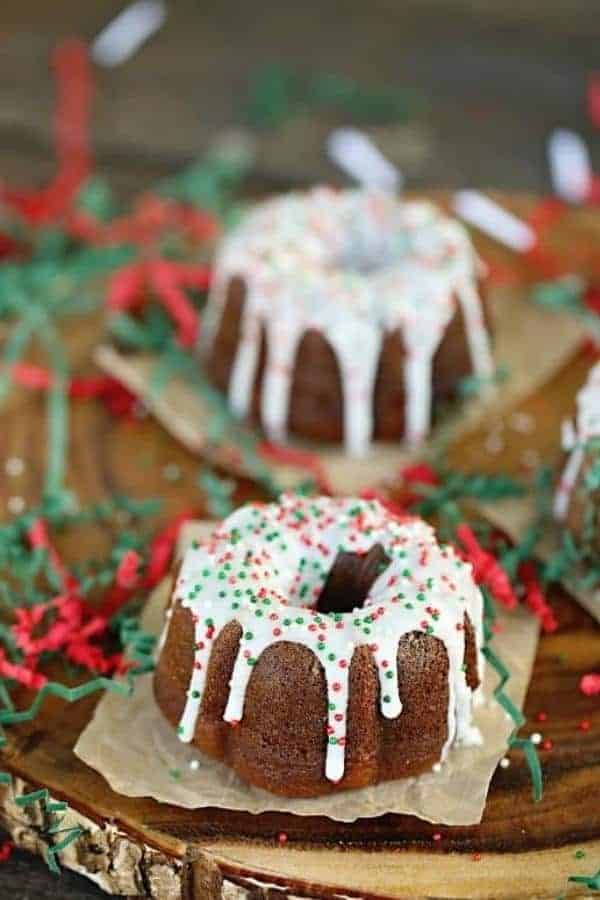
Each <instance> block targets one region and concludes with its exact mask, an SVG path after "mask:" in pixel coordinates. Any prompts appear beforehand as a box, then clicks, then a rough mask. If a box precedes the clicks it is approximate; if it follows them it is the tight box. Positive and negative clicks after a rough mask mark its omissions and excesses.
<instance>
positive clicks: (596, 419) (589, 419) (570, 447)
mask: <svg viewBox="0 0 600 900" xmlns="http://www.w3.org/2000/svg"><path fill="white" fill-rule="evenodd" d="M576 404H577V416H576V420H575V423H574V424H573V423H572V422H570V421H565V422H563V427H562V447H563V450H566V451H567V452H569V457H568V459H567V462H566V465H565V468H564V470H563V473H562V475H561V479H560V482H559V484H558V488H557V489H556V493H555V495H554V516H555V518H556V519H558V520H563V519H565V518H566V516H567V513H568V511H569V505H570V503H571V496H572V493H573V488H574V487H575V485H576V483H577V479H578V477H579V473H580V471H581V466H582V465H583V461H584V458H585V449H586V443H587V442H588V441H589V440H591V439H592V438H598V437H600V363H596V365H595V366H594V367H593V368H592V369H591V370H590V372H589V374H588V378H587V381H586V383H585V384H584V386H583V387H582V389H581V390H580V391H579V393H578V394H577V400H576Z"/></svg>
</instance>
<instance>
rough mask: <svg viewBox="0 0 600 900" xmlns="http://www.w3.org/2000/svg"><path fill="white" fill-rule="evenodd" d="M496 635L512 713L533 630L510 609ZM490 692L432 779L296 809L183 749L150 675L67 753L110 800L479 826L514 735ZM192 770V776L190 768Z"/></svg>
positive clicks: (159, 596)
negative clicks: (475, 741)
mask: <svg viewBox="0 0 600 900" xmlns="http://www.w3.org/2000/svg"><path fill="white" fill-rule="evenodd" d="M208 527H209V528H210V526H208ZM206 533H207V523H193V525H192V526H190V527H188V528H187V529H186V532H185V536H184V540H185V541H189V540H191V539H192V538H193V537H199V538H202V537H203V536H206ZM169 589H170V584H169V581H168V580H167V581H165V582H163V584H162V585H160V586H159V588H158V589H157V590H156V591H155V592H154V594H153V595H152V596H151V598H150V600H149V602H148V605H147V609H146V612H145V616H144V626H145V627H146V628H147V629H148V630H150V631H152V632H154V633H157V632H158V631H160V628H161V626H162V613H163V610H164V606H165V603H166V601H167V598H168V594H169ZM498 626H499V631H498V633H497V634H495V636H494V639H493V642H494V643H493V646H494V651H495V652H496V653H497V654H498V656H500V657H501V659H502V660H503V661H504V663H505V664H506V665H507V666H508V668H509V670H510V672H511V678H510V680H509V682H508V684H507V687H506V691H507V693H508V694H509V695H510V697H511V699H512V700H513V702H514V703H515V704H516V705H517V706H518V707H519V708H520V707H521V706H522V704H523V701H524V698H525V693H526V691H527V686H528V684H529V678H530V674H531V668H532V665H533V660H534V657H535V651H536V646H537V638H538V623H537V620H536V619H535V618H534V617H533V616H530V615H529V614H527V613H525V612H524V611H522V610H518V611H517V612H515V613H511V614H505V613H502V612H500V614H499V616H498ZM496 683H497V675H496V674H495V673H494V672H493V671H492V670H490V669H489V668H488V669H487V671H486V674H485V681H484V700H483V703H482V704H481V706H479V707H478V709H477V712H476V722H477V724H478V726H479V728H480V730H481V733H482V736H483V744H482V746H479V747H469V748H454V749H453V750H451V752H450V753H449V755H448V758H447V760H446V762H445V763H444V764H443V765H442V766H441V768H440V770H439V771H438V772H430V773H428V774H425V775H421V776H419V777H418V778H407V779H404V780H400V781H392V782H387V783H384V784H380V785H377V786H375V787H372V788H365V789H363V790H358V791H345V792H341V793H339V794H334V795H331V796H329V797H323V798H318V797H317V798H312V799H309V800H294V799H289V798H286V797H277V796H275V795H273V794H269V793H268V792H267V791H263V790H259V789H257V788H253V787H249V786H248V785H246V784H244V783H243V782H242V781H240V779H239V778H238V777H237V776H236V775H235V774H234V773H233V772H232V771H231V770H230V769H228V768H226V767H225V766H224V765H221V764H220V763H218V762H215V761H214V760H210V759H208V758H206V757H203V756H201V755H200V754H199V753H198V751H196V750H195V749H194V748H192V747H190V746H189V745H188V744H182V743H181V742H180V741H179V740H178V738H177V736H176V735H175V732H174V730H173V729H172V728H171V726H169V725H168V724H167V723H166V721H165V720H164V719H163V718H162V715H161V713H160V711H159V710H158V707H157V706H156V704H155V702H154V698H153V695H152V676H151V675H148V676H142V677H141V678H139V679H137V681H136V687H135V692H134V694H133V696H131V697H122V696H120V695H118V694H113V693H110V692H109V693H107V694H106V695H105V696H104V697H103V698H102V700H101V701H100V703H99V704H98V706H97V708H96V712H95V714H94V717H93V719H92V721H91V722H90V724H89V725H88V727H87V728H86V729H85V731H84V732H83V734H82V735H81V737H80V738H79V741H78V742H77V746H76V747H75V753H76V755H77V756H78V757H79V758H80V759H82V760H83V761H84V762H85V763H87V764H88V765H89V766H91V767H92V768H93V769H96V770H97V771H98V772H100V773H101V774H102V775H103V776H104V778H105V779H106V780H107V781H108V783H109V784H110V786H111V788H113V790H115V791H117V792H118V793H120V794H124V795H125V796H128V797H153V798H154V799H155V800H158V801H160V802H162V803H173V804H175V805H177V806H182V807H184V808H186V809H198V808H202V807H209V806H213V807H215V806H216V807H221V808H224V809H231V810H244V811H247V812H252V813H260V812H266V811H280V812H290V813H295V814H296V815H300V816H328V817H329V818H330V819H336V820H338V821H341V822H352V821H354V820H355V819H359V818H365V817H372V816H379V815H383V814H384V813H390V812H391V813H403V814H407V815H415V816H418V817H419V818H421V819H426V820H427V821H430V822H439V823H443V824H446V825H473V824H476V823H477V822H480V821H481V817H482V815H483V810H484V807H485V800H486V796H487V791H488V787H489V783H490V780H491V777H492V775H493V773H494V770H495V768H496V766H497V765H498V762H499V761H500V759H501V758H502V756H503V755H504V753H505V752H506V747H507V739H508V736H509V734H510V733H511V731H512V728H513V723H512V720H511V719H510V718H509V717H508V715H507V714H506V713H505V712H504V710H503V709H502V707H501V706H500V705H499V704H498V702H497V701H496V700H495V699H494V698H493V696H492V694H493V689H494V687H495V685H496ZM193 761H196V762H195V763H194V765H196V764H197V765H198V768H194V769H192V768H191V766H190V763H192V762H193Z"/></svg>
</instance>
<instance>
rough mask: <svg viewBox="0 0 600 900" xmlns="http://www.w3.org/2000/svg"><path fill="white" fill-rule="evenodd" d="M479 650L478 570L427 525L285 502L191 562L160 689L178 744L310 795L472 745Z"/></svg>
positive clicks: (222, 533) (161, 662) (239, 523)
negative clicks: (442, 543)
mask: <svg viewBox="0 0 600 900" xmlns="http://www.w3.org/2000/svg"><path fill="white" fill-rule="evenodd" d="M481 641H482V600H481V594H480V592H479V589H478V588H477V587H476V585H475V583H474V581H473V578H472V574H471V568H470V565H469V564H468V563H463V562H462V561H461V560H460V559H458V557H457V556H456V555H455V553H454V551H453V550H452V548H451V547H449V546H440V545H439V544H438V543H437V541H436V538H435V535H434V532H433V530H432V528H431V527H430V526H429V525H427V524H426V523H425V522H423V521H422V520H420V519H416V518H412V517H406V518H398V517H396V516H394V515H392V514H391V513H389V512H388V511H387V510H386V509H385V508H384V507H383V506H382V505H381V504H379V503H378V502H376V501H372V500H368V501H367V500H356V499H330V498H327V497H319V498H316V499H309V498H305V497H299V496H293V495H284V496H283V497H282V498H281V500H280V502H279V503H272V504H269V505H263V504H250V505H247V506H244V507H242V508H240V509H239V510H237V511H236V512H235V513H233V514H232V515H231V516H230V517H229V518H228V519H226V520H225V521H224V522H223V523H221V524H220V525H219V526H218V527H217V529H216V531H215V532H214V535H213V536H212V538H211V539H210V540H209V541H208V542H207V543H205V544H200V545H198V544H197V545H195V546H193V547H192V548H191V549H189V550H188V551H187V553H186V555H185V557H184V559H183V562H182V564H181V566H180V568H179V571H178V574H177V576H176V582H175V586H174V589H173V594H172V598H171V605H170V608H169V611H168V613H167V621H166V623H165V629H164V632H163V636H162V639H161V644H160V645H159V646H160V652H159V659H158V663H157V668H156V672H155V677H154V691H155V696H156V700H157V702H158V705H159V707H160V709H161V710H162V712H163V714H164V716H165V717H166V718H167V719H168V721H169V722H170V723H171V724H172V725H173V726H174V727H176V729H177V733H178V734H179V737H180V739H181V740H182V741H186V742H192V743H193V744H194V745H195V746H196V747H198V748H199V749H200V750H201V751H203V752H204V753H206V754H208V755H209V756H212V757H215V758H217V759H220V760H223V761H224V762H225V763H227V764H228V765H229V766H230V767H231V768H232V769H234V770H235V772H236V773H237V774H238V775H239V776H240V777H241V778H243V779H244V780H245V781H247V782H249V783H250V784H253V785H256V786H259V787H262V788H265V789H267V790H269V791H272V792H274V793H278V794H283V795H287V796H304V797H308V796H315V795H319V794H325V793H328V792H331V791H334V790H340V789H344V788H356V787H363V786H366V785H370V784H375V783H377V782H380V781H385V780H389V779H395V778H402V777H406V776H410V775H417V774H419V773H421V772H424V771H427V770H430V769H431V768H432V767H433V766H434V765H435V764H436V763H437V762H439V761H440V760H443V759H444V757H445V756H446V754H447V752H448V750H449V748H450V747H451V745H452V744H453V743H455V742H465V743H469V742H473V741H477V740H478V738H479V734H478V732H477V729H476V728H475V727H474V726H473V723H472V718H471V714H472V706H473V702H474V698H475V697H476V695H477V690H476V689H477V688H478V686H479V683H480V677H481V671H482V669H481V652H480V647H481Z"/></svg>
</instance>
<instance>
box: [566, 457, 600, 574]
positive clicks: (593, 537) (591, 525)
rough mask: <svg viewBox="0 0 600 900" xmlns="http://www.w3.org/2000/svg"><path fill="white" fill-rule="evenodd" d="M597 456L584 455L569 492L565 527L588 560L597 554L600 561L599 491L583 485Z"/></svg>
mask: <svg viewBox="0 0 600 900" xmlns="http://www.w3.org/2000/svg"><path fill="white" fill-rule="evenodd" d="M597 456H598V453H597V451H593V452H592V451H588V452H587V454H586V458H585V460H584V462H583V465H582V466H581V469H580V470H579V473H578V475H577V480H576V482H575V484H574V486H573V488H572V491H571V497H570V502H569V506H568V510H567V516H566V519H565V526H566V528H567V529H568V531H570V533H571V534H572V535H573V537H574V538H575V541H576V542H577V544H578V545H579V546H580V547H581V548H582V549H586V550H587V551H588V552H589V554H590V558H591V557H592V556H593V555H594V554H598V558H599V560H600V528H599V527H598V525H599V524H600V490H590V489H589V488H588V487H587V486H586V483H585V482H586V476H587V475H588V473H589V471H590V469H591V467H592V465H593V464H594V462H595V461H596V460H597ZM567 458H568V457H567V455H566V454H565V455H564V457H563V460H562V463H561V465H560V467H559V472H562V471H563V469H564V467H565V464H566V462H567Z"/></svg>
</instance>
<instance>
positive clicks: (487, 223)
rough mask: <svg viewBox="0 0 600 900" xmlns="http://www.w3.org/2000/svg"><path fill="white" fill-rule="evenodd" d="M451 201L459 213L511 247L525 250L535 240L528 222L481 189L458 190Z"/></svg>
mask: <svg viewBox="0 0 600 900" xmlns="http://www.w3.org/2000/svg"><path fill="white" fill-rule="evenodd" d="M452 205H453V209H454V212H455V213H456V214H457V216H460V218H461V219H464V220H465V222H468V223H469V224H470V225H475V226H476V227H477V228H479V229H480V230H481V231H483V232H484V233H485V234H487V235H489V237H492V238H494V239H495V240H497V241H499V242H500V243H501V244H506V246H507V247H510V248H511V250H517V251H518V252H519V253H525V252H527V250H530V249H531V248H532V247H533V245H534V244H535V240H536V238H535V233H534V231H533V229H532V228H530V227H529V225H526V224H525V222H523V221H522V220H521V219H519V218H518V217H517V216H515V215H513V214H512V213H511V212H508V210H506V209H504V207H502V206H499V205H498V204H497V203H495V202H494V201H493V200H491V199H490V198H489V197H487V196H486V195H485V194H482V193H481V192H480V191H470V190H469V191H457V192H456V193H455V195H454V199H453V202H452Z"/></svg>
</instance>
